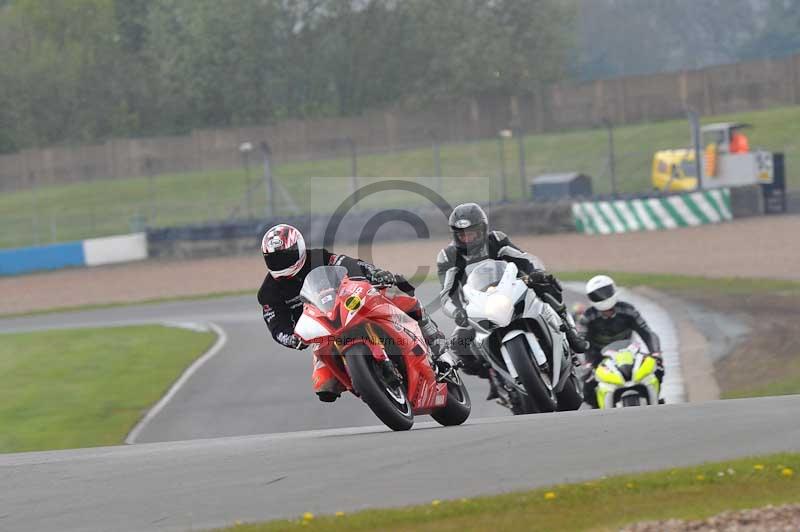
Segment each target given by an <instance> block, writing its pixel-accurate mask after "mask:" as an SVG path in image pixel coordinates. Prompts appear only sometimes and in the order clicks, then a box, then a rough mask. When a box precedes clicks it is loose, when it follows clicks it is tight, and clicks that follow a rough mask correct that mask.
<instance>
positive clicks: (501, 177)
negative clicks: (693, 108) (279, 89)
mask: <svg viewBox="0 0 800 532" xmlns="http://www.w3.org/2000/svg"><path fill="white" fill-rule="evenodd" d="M608 133H609V131H608V130H607V129H606V128H604V127H598V128H597V129H594V130H588V131H578V132H567V133H561V134H553V135H533V136H523V135H521V132H520V131H519V130H515V131H510V130H503V131H500V132H498V135H497V137H496V138H493V139H486V140H481V141H473V142H462V143H440V142H439V141H438V140H437V138H436V137H435V136H434V135H427V136H424V137H423V138H422V139H421V140H420V141H419V142H415V143H410V144H406V145H401V146H396V147H394V148H393V149H377V148H374V147H373V148H369V147H362V146H359V145H358V144H357V143H356V142H355V141H353V139H352V138H349V137H337V138H331V139H330V140H328V141H326V142H325V146H322V145H318V146H315V149H316V151H315V153H316V154H317V156H316V157H315V158H313V159H305V160H295V161H287V160H285V159H283V158H280V157H276V156H275V155H274V154H273V153H272V151H271V149H270V146H269V144H268V143H267V142H266V141H264V140H262V139H258V138H253V139H243V141H242V142H241V143H240V144H239V145H234V146H230V147H229V149H230V150H231V151H232V152H233V155H232V156H231V158H232V160H233V161H234V162H238V164H235V165H233V167H232V168H228V169H212V170H203V169H196V168H187V169H186V170H176V169H175V168H172V167H171V166H169V164H168V163H167V162H165V161H162V160H160V159H157V158H145V159H144V164H142V165H141V166H142V168H141V172H140V173H141V175H140V176H138V177H129V178H100V177H99V176H97V175H94V174H92V173H91V172H87V176H86V177H85V178H84V179H77V180H76V179H70V180H69V181H67V182H64V183H54V182H52V181H50V182H42V181H41V180H39V179H37V176H36V175H29V176H28V178H27V180H25V183H24V186H17V187H15V188H13V189H4V190H3V193H2V195H0V224H2V226H3V228H4V230H3V231H2V233H0V248H9V247H22V246H29V245H42V244H48V243H54V242H64V241H70V240H80V239H84V238H92V237H97V236H108V235H114V234H125V233H130V232H138V231H142V230H145V229H147V228H163V227H172V226H182V225H189V224H208V223H217V222H226V221H233V220H244V219H250V220H257V219H264V218H270V217H272V216H284V215H285V216H289V215H304V214H308V213H313V214H324V213H325V212H333V210H334V209H335V208H336V205H338V202H339V201H340V200H341V198H342V197H344V196H346V195H347V194H351V193H353V192H354V191H355V190H357V189H358V188H360V187H362V186H364V185H366V184H369V183H371V182H375V181H378V180H381V179H389V178H402V179H409V180H413V181H416V182H417V183H420V184H423V185H425V186H426V187H429V188H430V189H432V190H434V191H436V192H437V193H439V194H441V195H442V196H443V197H444V198H445V199H446V200H447V201H449V202H460V201H466V200H472V201H480V202H482V203H499V202H507V201H516V200H520V199H523V198H525V199H530V187H529V180H530V179H531V178H533V177H535V176H537V175H541V174H550V173H561V172H578V173H582V174H585V175H588V176H591V177H592V186H593V191H594V193H595V194H601V195H608V194H611V193H613V192H618V193H622V194H630V193H646V192H649V191H651V184H650V173H651V166H652V158H653V152H654V151H655V150H657V149H663V148H668V147H688V146H687V143H688V139H687V137H688V135H687V128H686V124H685V122H674V123H667V124H666V125H665V124H652V125H642V126H634V127H626V128H621V129H619V130H617V131H615V132H614V139H613V140H614V142H613V146H612V143H610V142H609V135H608ZM322 148H326V149H322ZM612 148H613V151H614V156H613V159H612V157H611V153H612ZM779 150H780V147H778V151H779ZM797 150H798V146H797V143H796V142H795V143H794V145H791V146H786V150H785V151H788V152H794V151H797ZM787 155H791V153H789V154H787ZM790 158H791V157H787V159H790ZM276 161H278V162H277V163H276ZM612 161H613V164H612ZM788 164H789V168H791V161H789V163H788ZM322 178H338V179H334V180H326V179H322ZM474 178H481V179H483V180H485V181H481V183H484V182H485V183H487V185H486V186H483V185H481V187H478V188H480V190H478V188H476V185H475V181H474ZM0 185H1V184H0ZM414 201H415V200H414V199H413V198H411V199H409V198H405V197H403V196H402V195H398V194H397V193H394V192H386V193H383V194H379V195H376V196H375V197H372V198H370V199H369V201H366V202H364V203H363V205H361V204H360V205H358V206H357V207H356V208H383V207H392V206H399V205H403V206H406V207H411V206H413V202H414Z"/></svg>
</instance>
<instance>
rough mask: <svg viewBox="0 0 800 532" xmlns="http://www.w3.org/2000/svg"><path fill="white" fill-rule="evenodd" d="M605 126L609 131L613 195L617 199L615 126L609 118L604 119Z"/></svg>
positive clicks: (609, 167) (609, 162)
mask: <svg viewBox="0 0 800 532" xmlns="http://www.w3.org/2000/svg"><path fill="white" fill-rule="evenodd" d="M603 125H604V126H606V129H607V130H608V170H609V172H610V173H611V195H612V197H613V198H614V199H617V172H616V162H615V160H614V159H615V157H614V124H612V123H611V120H609V119H608V118H603Z"/></svg>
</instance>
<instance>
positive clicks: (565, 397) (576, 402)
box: [556, 375, 583, 412]
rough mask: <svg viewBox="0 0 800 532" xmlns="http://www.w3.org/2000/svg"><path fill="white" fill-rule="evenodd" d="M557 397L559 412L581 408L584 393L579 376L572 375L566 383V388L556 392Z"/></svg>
mask: <svg viewBox="0 0 800 532" xmlns="http://www.w3.org/2000/svg"><path fill="white" fill-rule="evenodd" d="M556 398H557V399H558V411H559V412H565V411H567V410H577V409H579V408H580V407H581V404H582V403H583V393H581V391H580V386H579V385H578V377H577V376H575V375H570V376H569V378H568V379H567V382H566V383H564V388H563V389H562V390H561V392H559V393H557V394H556Z"/></svg>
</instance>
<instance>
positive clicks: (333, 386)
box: [316, 378, 345, 403]
mask: <svg viewBox="0 0 800 532" xmlns="http://www.w3.org/2000/svg"><path fill="white" fill-rule="evenodd" d="M343 391H345V388H344V386H342V384H341V383H340V382H339V381H338V380H337V379H335V378H333V379H329V380H327V381H325V382H324V383H323V384H322V385H321V386H320V387H319V388H318V389H317V391H316V393H317V397H318V398H319V400H320V401H322V402H323V403H332V402H334V401H335V400H337V399H338V398H339V397H340V396H341V395H342V392H343Z"/></svg>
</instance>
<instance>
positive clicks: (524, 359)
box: [505, 336, 556, 413]
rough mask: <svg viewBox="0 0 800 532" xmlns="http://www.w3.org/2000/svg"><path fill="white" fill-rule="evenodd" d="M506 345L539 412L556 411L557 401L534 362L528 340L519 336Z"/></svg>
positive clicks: (520, 377) (512, 361)
mask: <svg viewBox="0 0 800 532" xmlns="http://www.w3.org/2000/svg"><path fill="white" fill-rule="evenodd" d="M505 346H506V349H508V356H509V358H511V363H512V364H514V369H516V370H517V375H518V376H519V380H520V382H521V383H522V386H523V387H524V388H525V391H526V392H528V398H529V399H530V400H531V401H532V402H533V403H534V404H535V405H536V409H537V410H538V411H539V412H552V411H554V410H555V409H556V404H555V401H554V400H553V398H552V396H551V395H550V390H548V389H547V386H546V385H545V383H544V380H543V379H542V375H541V374H540V373H539V368H538V367H536V365H535V363H534V357H533V353H532V352H531V348H530V346H529V345H528V340H527V339H526V338H525V337H524V336H517V337H515V338H512V339H511V340H509V341H508V342H507V343H506V344H505ZM533 413H535V412H533Z"/></svg>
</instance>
